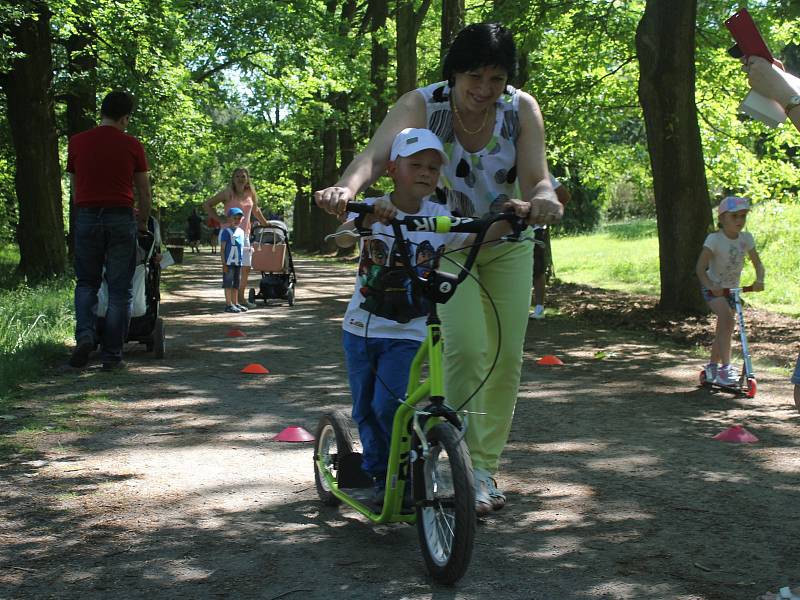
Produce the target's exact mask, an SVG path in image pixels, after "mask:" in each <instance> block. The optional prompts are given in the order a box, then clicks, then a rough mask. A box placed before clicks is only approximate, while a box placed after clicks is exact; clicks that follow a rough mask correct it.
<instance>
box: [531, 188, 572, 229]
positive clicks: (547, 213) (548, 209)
mask: <svg viewBox="0 0 800 600" xmlns="http://www.w3.org/2000/svg"><path fill="white" fill-rule="evenodd" d="M529 205H530V213H529V214H528V223H529V224H531V225H551V224H553V223H558V222H559V221H560V220H561V218H562V217H563V216H564V205H563V204H561V202H559V201H558V198H557V197H556V195H555V193H552V194H541V195H538V194H537V195H536V196H534V197H533V198H531V201H530V203H529Z"/></svg>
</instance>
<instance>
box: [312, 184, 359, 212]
mask: <svg viewBox="0 0 800 600" xmlns="http://www.w3.org/2000/svg"><path fill="white" fill-rule="evenodd" d="M354 199H355V194H354V193H353V191H352V190H351V189H350V188H346V187H336V186H333V187H328V188H325V189H324V190H317V191H316V192H314V202H316V203H317V206H319V207H320V208H321V209H322V210H324V211H325V212H327V213H330V214H332V215H337V216H342V215H344V213H345V212H346V209H347V203H348V202H352V201H353V200H354Z"/></svg>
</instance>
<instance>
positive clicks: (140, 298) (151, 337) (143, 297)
mask: <svg viewBox="0 0 800 600" xmlns="http://www.w3.org/2000/svg"><path fill="white" fill-rule="evenodd" d="M147 229H148V231H147V233H139V236H138V239H137V244H136V270H135V271H134V273H133V307H132V309H131V322H130V325H129V326H128V336H127V337H126V338H125V341H126V342H139V343H140V344H144V345H145V347H146V348H147V351H148V352H153V355H154V356H155V357H156V358H164V350H165V345H166V338H165V332H164V319H163V318H162V317H160V316H159V314H158V313H159V304H160V301H161V265H160V264H159V263H158V259H157V257H158V256H159V255H160V254H161V231H160V228H159V226H158V221H156V220H155V219H154V218H153V217H150V219H149V220H148V223H147ZM107 308H108V286H107V284H106V281H105V278H104V279H103V283H102V284H101V286H100V290H99V292H98V294H97V333H98V335H99V334H101V333H102V331H103V327H104V325H105V314H106V310H107Z"/></svg>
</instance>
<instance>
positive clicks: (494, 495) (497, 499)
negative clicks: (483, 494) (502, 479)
mask: <svg viewBox="0 0 800 600" xmlns="http://www.w3.org/2000/svg"><path fill="white" fill-rule="evenodd" d="M486 486H487V488H488V489H489V500H490V501H491V503H492V509H494V510H500V509H501V508H503V507H504V506H505V505H506V495H505V494H504V493H503V492H501V491H500V490H498V489H497V481H495V479H494V477H491V476H489V477H488V478H487V481H486Z"/></svg>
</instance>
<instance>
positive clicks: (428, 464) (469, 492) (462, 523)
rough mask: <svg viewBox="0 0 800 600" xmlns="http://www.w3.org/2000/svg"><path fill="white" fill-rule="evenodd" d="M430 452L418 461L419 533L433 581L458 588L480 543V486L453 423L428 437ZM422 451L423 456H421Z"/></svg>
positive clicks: (415, 491)
mask: <svg viewBox="0 0 800 600" xmlns="http://www.w3.org/2000/svg"><path fill="white" fill-rule="evenodd" d="M427 438H428V444H429V445H430V452H429V453H428V456H427V457H424V458H423V457H422V456H421V455H420V458H419V459H417V460H416V461H415V462H414V467H413V468H414V473H413V485H414V488H415V489H414V499H415V501H416V505H417V533H418V534H419V541H420V546H421V547H422V556H423V558H424V559H425V566H426V567H427V569H428V572H429V573H430V574H431V577H433V579H434V580H435V581H437V582H438V583H445V584H452V583H455V582H456V581H458V580H459V579H461V577H462V576H463V575H464V573H466V571H467V567H468V566H469V561H470V559H471V558H472V545H473V543H474V540H475V527H476V519H475V487H474V479H473V473H472V462H471V460H470V458H469V451H468V450H467V446H466V444H465V443H464V440H462V439H461V437H460V435H459V432H458V431H457V430H456V428H455V427H453V426H452V425H450V424H449V423H441V424H439V425H436V426H434V427H432V428H431V429H430V430H429V431H428V433H427ZM419 451H420V450H419V447H418V452H419Z"/></svg>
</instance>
